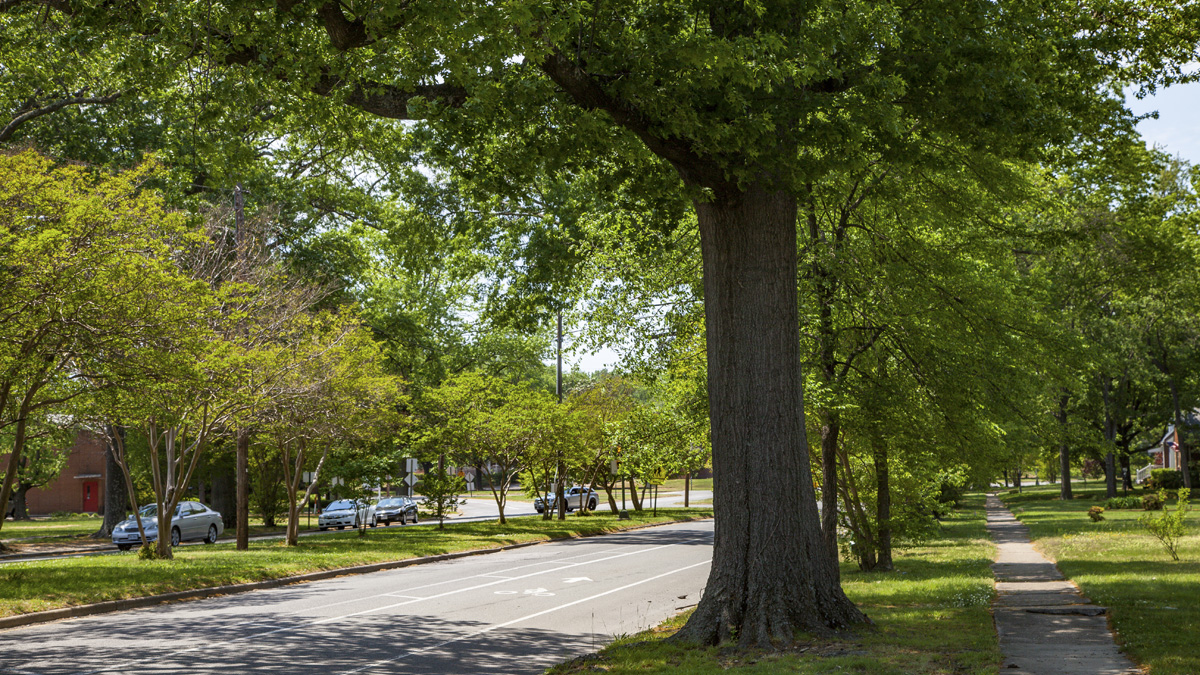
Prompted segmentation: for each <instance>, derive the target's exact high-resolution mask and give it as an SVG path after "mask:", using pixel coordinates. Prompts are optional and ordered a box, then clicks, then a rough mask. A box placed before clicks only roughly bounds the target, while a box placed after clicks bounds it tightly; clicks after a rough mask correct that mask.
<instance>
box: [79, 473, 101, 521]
mask: <svg viewBox="0 0 1200 675" xmlns="http://www.w3.org/2000/svg"><path fill="white" fill-rule="evenodd" d="M99 507H100V482H99V481H94V480H85V481H83V510H84V512H85V513H95V512H96V511H98V510H99Z"/></svg>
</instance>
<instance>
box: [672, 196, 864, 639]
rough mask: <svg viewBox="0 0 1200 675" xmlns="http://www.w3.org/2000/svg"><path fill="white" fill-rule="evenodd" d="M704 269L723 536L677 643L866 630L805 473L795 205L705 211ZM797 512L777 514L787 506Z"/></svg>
mask: <svg viewBox="0 0 1200 675" xmlns="http://www.w3.org/2000/svg"><path fill="white" fill-rule="evenodd" d="M696 212H697V216H698V219H699V224H700V235H701V245H702V252H703V260H704V302H705V328H706V337H707V350H708V391H709V418H710V420H711V422H712V432H711V433H712V443H713V455H712V458H713V473H714V474H715V475H717V476H720V480H719V481H715V482H714V485H713V508H714V510H715V512H716V516H717V517H716V520H715V521H714V527H715V530H716V536H715V540H714V546H713V559H712V566H711V571H710V573H709V578H708V584H707V586H706V589H705V593H704V597H703V598H702V599H701V601H700V603H699V605H698V606H697V607H696V611H695V613H694V614H693V615H692V617H691V618H690V619H689V620H688V622H687V625H686V626H684V627H683V629H682V630H680V631H679V633H678V634H677V636H676V638H677V639H679V640H684V641H691V642H698V643H702V644H716V643H719V642H725V641H729V640H731V639H733V638H734V637H735V636H736V639H737V641H738V643H739V645H741V646H743V647H764V648H769V647H772V646H776V645H782V644H789V643H792V642H793V641H794V640H795V637H796V632H797V631H816V632H825V631H827V630H828V629H829V628H831V627H841V626H848V625H851V624H854V623H859V622H862V621H865V617H864V616H863V614H862V613H861V612H859V611H858V609H857V608H856V607H855V606H854V604H853V603H851V602H850V600H849V599H848V598H847V597H846V596H845V594H844V593H843V592H842V590H841V587H840V586H839V585H838V581H837V578H838V576H837V573H836V571H835V570H834V569H833V566H834V563H833V561H832V559H831V558H830V557H829V555H828V554H827V552H826V550H825V545H824V541H823V538H822V535H821V526H820V521H819V519H818V516H817V505H816V499H815V494H814V492H813V481H812V473H811V471H810V470H809V465H808V449H807V441H806V439H805V434H804V401H803V396H802V393H803V392H802V390H801V383H802V380H801V372H800V335H799V324H798V320H799V317H798V313H797V306H796V303H797V297H796V271H797V270H796V216H797V209H796V201H795V199H794V198H792V197H791V196H789V195H787V194H785V193H783V192H770V191H766V190H764V189H762V188H761V187H758V186H751V187H750V188H749V189H748V190H747V191H745V192H742V193H740V194H739V195H737V196H736V197H730V196H728V195H726V196H724V197H719V201H716V202H711V203H697V205H696ZM783 504H786V505H793V504H794V505H797V507H796V508H780V505H783Z"/></svg>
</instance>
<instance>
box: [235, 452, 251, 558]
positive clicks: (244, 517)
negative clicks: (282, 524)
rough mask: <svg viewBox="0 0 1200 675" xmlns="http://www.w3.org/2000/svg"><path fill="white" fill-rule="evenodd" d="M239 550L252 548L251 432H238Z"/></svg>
mask: <svg viewBox="0 0 1200 675" xmlns="http://www.w3.org/2000/svg"><path fill="white" fill-rule="evenodd" d="M235 452H236V453H237V458H236V465H237V469H236V473H237V550H239V551H245V550H246V549H248V548H250V432H249V431H248V430H246V429H239V430H238V432H237V449H236V451H235Z"/></svg>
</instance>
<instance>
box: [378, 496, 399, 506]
mask: <svg viewBox="0 0 1200 675" xmlns="http://www.w3.org/2000/svg"><path fill="white" fill-rule="evenodd" d="M403 503H404V502H403V501H401V500H400V499H399V498H394V499H381V500H379V505H380V506H400V505H401V504H403Z"/></svg>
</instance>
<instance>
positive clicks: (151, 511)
mask: <svg viewBox="0 0 1200 675" xmlns="http://www.w3.org/2000/svg"><path fill="white" fill-rule="evenodd" d="M138 515H140V516H141V517H143V518H157V517H158V504H147V505H146V506H143V507H142V508H140V509H138ZM175 515H179V507H175Z"/></svg>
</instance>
